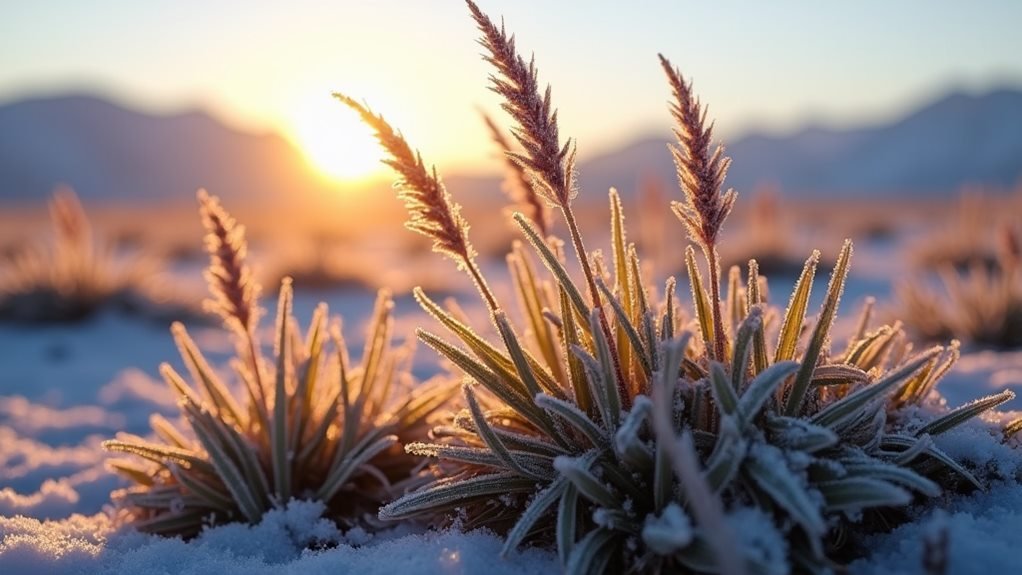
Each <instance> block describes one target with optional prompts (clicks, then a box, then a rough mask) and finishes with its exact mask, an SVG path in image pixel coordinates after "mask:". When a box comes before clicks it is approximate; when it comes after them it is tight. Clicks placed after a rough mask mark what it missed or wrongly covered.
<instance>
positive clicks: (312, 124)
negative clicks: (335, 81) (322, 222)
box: [290, 93, 383, 181]
mask: <svg viewBox="0 0 1022 575" xmlns="http://www.w3.org/2000/svg"><path fill="white" fill-rule="evenodd" d="M290 124H291V134H292V139H293V140H294V141H295V145H296V146H297V147H298V148H299V149H301V150H302V152H303V153H304V154H305V156H306V158H308V160H309V162H310V163H311V164H312V165H313V166H315V167H316V168H317V169H318V170H319V171H321V172H322V173H323V174H325V175H327V176H329V177H331V178H334V179H337V180H342V181H350V180H359V179H365V178H368V177H371V176H373V175H377V174H379V173H381V172H382V170H383V166H382V165H381V164H380V152H379V146H378V145H377V144H376V140H375V139H374V138H373V136H372V132H371V131H370V130H369V128H368V127H366V126H365V125H364V124H363V123H362V122H360V121H359V119H358V117H357V116H355V115H354V114H352V113H351V112H350V110H348V109H346V108H345V107H344V106H342V105H341V104H340V103H338V102H337V101H336V100H334V99H333V98H331V97H330V95H329V94H328V93H323V94H316V95H314V96H313V97H309V98H306V99H305V100H303V101H302V102H300V103H299V104H298V105H297V106H296V107H295V108H294V109H293V111H292V113H291V119H290Z"/></svg>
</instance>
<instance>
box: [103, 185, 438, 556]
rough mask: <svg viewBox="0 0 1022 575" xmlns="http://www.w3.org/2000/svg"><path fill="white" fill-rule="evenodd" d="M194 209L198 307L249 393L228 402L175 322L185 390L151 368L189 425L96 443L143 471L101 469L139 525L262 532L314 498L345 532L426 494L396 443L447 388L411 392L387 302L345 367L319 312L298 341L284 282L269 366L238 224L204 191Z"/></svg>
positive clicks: (339, 340) (413, 435)
mask: <svg viewBox="0 0 1022 575" xmlns="http://www.w3.org/2000/svg"><path fill="white" fill-rule="evenodd" d="M199 202H200V211H201V214H202V219H203V222H204V224H205V227H206V230H207V232H208V234H207V236H206V247H207V249H208V251H209V254H210V266H209V268H208V271H207V273H206V276H207V279H208V281H209V286H210V291H211V293H212V296H213V297H212V299H211V300H209V301H208V302H207V307H208V308H209V309H210V310H211V311H212V312H214V313H216V314H217V315H219V316H220V317H221V318H222V319H223V321H224V325H225V327H226V328H227V329H228V331H229V332H230V335H231V337H232V339H233V341H234V343H235V345H236V347H237V356H236V358H235V359H234V360H233V361H232V362H231V368H232V371H233V372H234V375H235V378H236V379H237V380H238V382H239V383H240V385H241V388H242V389H243V390H244V394H243V398H241V399H239V398H236V397H235V395H234V393H233V392H232V389H231V387H230V386H229V384H228V382H227V381H226V380H225V379H224V378H223V377H222V375H221V374H220V373H219V372H218V371H216V370H215V369H214V368H213V367H212V366H211V365H210V363H209V362H208V361H207V360H206V359H205V357H204V356H203V354H202V353H201V352H200V351H199V349H198V346H196V344H195V342H194V341H193V340H192V339H191V337H189V335H188V332H187V331H186V330H185V328H184V326H182V325H181V324H179V323H178V324H175V325H174V326H173V328H172V330H171V331H172V333H173V335H174V340H175V342H176V343H177V345H178V348H179V350H180V352H181V358H182V360H183V362H184V364H185V366H186V367H187V370H188V373H189V375H190V377H191V379H192V384H191V385H189V384H188V383H187V382H186V380H185V378H184V377H183V376H182V375H180V374H179V373H178V371H177V370H175V369H174V368H173V367H171V366H170V365H169V364H166V363H165V364H163V365H161V366H160V372H161V374H162V375H163V377H164V379H165V380H166V382H167V384H168V385H169V386H170V387H171V389H173V391H174V392H175V394H176V395H177V397H178V403H179V406H180V409H181V415H182V418H183V420H184V421H185V422H186V423H187V426H186V427H185V428H184V430H181V429H179V428H178V427H177V426H175V425H174V424H172V423H171V422H170V421H168V420H166V419H165V418H163V417H161V416H159V415H154V416H153V417H152V420H151V423H152V428H153V432H154V433H155V435H156V438H157V439H156V440H154V441H149V440H146V439H143V438H140V437H133V436H128V435H123V436H121V437H119V438H118V439H117V440H113V441H107V442H105V443H104V444H103V446H104V447H105V448H106V449H107V450H109V451H114V452H122V453H127V454H130V455H135V456H138V457H139V458H141V459H142V460H143V462H144V464H142V465H140V464H137V463H135V462H132V461H128V460H111V461H110V466H111V467H112V468H113V469H114V470H116V471H118V472H120V473H122V474H123V475H125V476H127V477H128V478H129V479H130V480H131V481H132V482H134V483H135V484H136V486H135V487H133V488H129V489H125V490H122V491H120V492H118V493H117V494H115V499H116V500H118V502H119V503H120V504H121V505H122V507H123V508H125V509H126V510H127V512H128V514H129V516H130V519H131V520H132V523H133V524H134V526H135V527H137V528H138V529H140V530H142V531H147V532H152V533H159V534H165V535H184V536H192V535H195V534H196V533H198V532H199V531H200V530H201V529H202V528H203V526H205V525H213V524H219V523H223V522H230V521H247V522H250V523H255V522H258V520H259V519H260V518H261V517H262V516H263V515H264V514H265V513H266V512H267V511H269V510H271V509H274V508H279V507H283V506H284V505H285V504H287V503H288V501H289V500H291V499H311V500H317V501H320V502H322V503H323V504H324V505H325V506H326V509H327V512H328V515H329V516H330V517H331V518H333V519H335V520H338V521H340V522H344V523H353V522H355V521H359V520H361V519H363V516H364V515H366V514H375V513H376V510H377V509H378V507H379V505H380V504H382V503H383V502H385V501H388V500H389V499H391V498H392V497H393V495H394V494H396V493H400V492H402V491H403V490H406V489H408V488H409V487H412V486H415V485H418V484H421V479H420V478H419V477H418V476H419V474H418V467H420V460H419V458H418V457H417V456H414V455H411V454H407V453H405V451H404V449H403V448H402V444H403V443H405V442H408V441H411V440H412V439H418V438H421V437H423V436H424V435H425V434H426V433H427V432H428V430H429V428H430V427H431V426H432V425H433V424H434V422H432V421H431V416H432V415H433V414H434V413H435V412H436V410H437V409H438V408H439V407H440V406H441V405H443V404H444V402H445V401H446V400H447V398H448V397H449V395H450V393H449V390H450V389H451V386H450V385H448V384H447V383H446V382H445V381H444V379H442V378H438V379H437V380H435V381H433V382H431V383H424V384H420V385H416V384H415V382H414V381H413V379H412V376H411V375H410V373H409V372H408V362H409V360H410V349H408V348H407V347H406V348H395V347H394V346H392V344H391V331H392V324H393V321H392V318H391V309H392V307H393V303H392V302H391V299H390V297H389V295H388V294H387V293H386V292H381V293H380V295H379V297H378V299H377V301H376V306H375V309H374V311H373V315H372V319H371V322H370V326H369V328H368V332H367V336H366V344H365V348H364V351H363V352H362V358H361V360H360V361H359V362H358V363H357V364H353V363H352V362H351V361H350V360H349V358H348V351H347V346H346V345H345V342H344V340H343V337H342V335H341V330H340V327H339V325H338V324H337V323H333V324H331V323H330V320H329V318H328V314H327V307H326V305H325V304H320V306H319V307H318V308H317V309H316V312H315V313H314V314H313V318H312V321H311V324H310V326H309V328H308V331H307V332H306V334H305V335H304V336H303V334H302V333H301V331H300V330H299V326H298V322H297V321H296V320H295V318H294V317H293V315H292V314H291V306H292V289H291V281H290V280H287V279H286V280H285V281H284V282H283V283H282V285H281V289H280V297H279V300H278V304H277V320H276V330H275V335H274V348H273V356H272V358H264V356H263V353H262V351H261V348H260V345H259V342H258V340H257V337H256V334H257V329H258V326H259V318H260V315H261V314H262V310H260V309H259V307H258V303H257V298H258V295H259V286H258V285H256V284H255V283H254V281H253V280H252V275H251V272H250V271H249V268H248V266H247V265H246V263H245V250H246V243H245V238H244V228H243V227H242V226H240V225H238V224H236V222H235V221H234V219H233V218H232V217H231V216H230V215H229V214H227V212H225V211H224V209H223V208H222V207H221V206H220V203H219V201H218V200H217V199H216V198H215V197H212V196H209V195H207V194H206V193H205V192H202V191H200V193H199ZM267 359H271V360H272V364H270V363H268V362H267V361H266V360H267Z"/></svg>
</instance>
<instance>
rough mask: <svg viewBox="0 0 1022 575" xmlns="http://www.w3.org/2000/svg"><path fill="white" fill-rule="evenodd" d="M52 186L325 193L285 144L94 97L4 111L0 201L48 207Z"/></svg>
mask: <svg viewBox="0 0 1022 575" xmlns="http://www.w3.org/2000/svg"><path fill="white" fill-rule="evenodd" d="M58 183H66V184H69V185H71V186H72V187H73V188H74V189H75V191H77V192H78V194H79V195H80V196H81V197H82V198H83V199H84V200H86V201H108V200H112V201H117V202H124V201H128V202H148V201H153V200H173V199H176V198H188V199H190V198H191V197H192V194H193V193H194V192H195V190H196V189H197V188H199V187H206V188H209V189H210V190H213V191H215V193H217V194H219V195H221V196H224V197H245V198H248V199H250V200H252V201H262V200H267V199H270V198H273V197H278V198H279V197H281V193H287V192H293V193H302V192H314V191H316V190H319V189H321V188H323V187H324V186H326V185H327V183H326V182H325V181H323V180H321V179H320V178H319V177H318V175H317V174H316V173H315V172H314V171H313V170H312V169H311V168H310V167H309V166H308V165H307V164H306V161H305V159H304V158H303V157H302V156H301V154H300V153H299V152H298V151H297V150H295V148H294V147H292V146H291V145H290V144H289V143H288V142H287V141H285V140H284V139H283V138H282V137H280V136H278V135H276V134H248V133H244V132H239V131H236V130H233V129H231V128H229V127H227V126H225V125H224V124H222V123H220V122H219V121H217V120H216V119H214V118H212V117H211V116H209V115H207V114H205V113H203V112H197V111H193V112H186V113H180V114H172V115H150V114H145V113H141V112H137V111H134V110H129V109H127V108H124V107H121V106H119V105H117V104H113V103H111V102H109V101H106V100H103V99H100V98H96V97H92V96H63V97H52V98H39V99H32V100H25V101H21V102H16V103H12V104H8V105H5V106H0V201H9V200H32V199H41V198H45V197H46V196H47V195H48V194H49V193H50V192H51V190H52V189H53V187H54V186H55V185H56V184H58Z"/></svg>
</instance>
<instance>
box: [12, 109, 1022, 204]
mask: <svg viewBox="0 0 1022 575" xmlns="http://www.w3.org/2000/svg"><path fill="white" fill-rule="evenodd" d="M665 117H666V116H665ZM668 139H669V138H668V137H667V136H658V137H651V138H646V139H642V140H639V141H636V142H634V143H631V144H629V145H627V146H625V147H623V148H620V149H618V150H614V151H612V152H610V153H607V154H604V155H602V156H598V157H588V158H584V160H583V161H582V162H581V164H580V181H581V185H582V187H583V189H586V190H606V189H607V188H608V187H610V186H618V187H619V188H621V189H622V192H624V193H628V192H629V191H630V190H633V189H634V188H635V186H636V183H637V182H638V181H639V180H640V179H641V178H644V177H654V178H660V179H663V180H666V181H673V178H674V176H673V174H674V168H673V165H672V162H671V158H670V154H669V153H668V152H667V149H666V146H665V143H666V142H667V141H668ZM584 151H585V150H584V149H583V153H584ZM728 154H729V155H731V156H732V157H733V158H734V160H735V163H734V165H733V166H732V169H731V171H730V174H729V177H728V185H730V186H734V187H736V188H738V189H740V190H750V189H752V188H753V187H754V186H756V185H757V184H759V183H772V184H776V185H778V186H780V188H781V189H782V190H783V191H784V192H785V193H791V194H811V193H826V194H828V195H831V194H839V195H846V196H847V195H852V194H866V195H880V194H886V193H900V194H916V195H918V194H924V193H954V192H955V190H957V189H958V188H959V187H960V186H961V185H963V184H968V183H982V184H991V185H998V186H1009V185H1013V184H1015V183H1016V182H1018V181H1019V180H1020V179H1022V91H1020V90H1011V89H1001V90H995V91H991V92H987V93H985V94H981V95H969V94H963V93H953V94H950V95H947V96H945V97H942V98H940V99H938V100H936V101H934V102H932V103H930V104H928V105H926V106H924V107H922V108H920V109H918V110H917V111H915V112H913V113H911V114H909V115H907V116H905V117H903V118H901V119H898V120H896V121H894V122H891V123H889V124H885V125H878V126H871V127H862V128H856V129H831V128H823V127H809V128H806V129H803V130H800V131H797V132H794V133H790V134H785V135H768V134H750V135H747V136H745V137H742V138H738V139H737V140H735V141H732V142H729V145H728ZM448 176H449V177H448V179H447V181H448V183H449V185H450V188H451V189H452V191H454V192H455V193H458V194H473V195H474V194H492V193H494V190H496V189H497V188H498V183H497V179H496V178H486V177H482V178H480V177H459V176H458V175H457V174H449V175H448ZM58 183H67V184H69V185H71V186H72V187H74V188H75V190H76V191H77V192H78V193H79V195H80V196H81V197H82V198H83V199H85V200H86V201H103V200H112V201H117V202H123V201H139V202H147V201H153V200H173V199H176V198H190V197H191V194H192V193H193V192H194V190H195V189H196V188H198V187H206V188H209V189H210V190H213V191H214V192H215V193H217V194H219V195H221V196H224V197H225V198H245V199H247V200H248V201H253V202H258V201H265V200H272V199H278V200H279V199H281V198H283V197H284V195H285V194H288V195H294V194H298V195H303V194H308V196H307V197H314V196H316V195H318V194H322V193H324V191H325V190H326V189H328V188H333V187H336V185H331V184H330V183H328V182H327V181H325V180H324V179H322V178H321V177H320V176H319V175H318V173H317V172H315V171H314V170H313V169H312V168H311V167H309V165H308V164H307V162H306V160H305V159H304V157H303V156H302V155H301V153H300V152H299V151H298V150H296V149H295V148H294V147H293V146H291V145H290V144H289V143H288V142H287V141H286V140H284V139H283V138H282V137H280V136H278V135H275V134H248V133H243V132H240V131H237V130H234V129H231V128H229V127H227V126H225V125H224V124H222V123H220V122H218V121H217V120H216V119H214V118H212V117H210V116H209V115H207V114H205V113H202V112H188V113H182V114H173V115H160V116H158V115H151V114H145V113H141V112H138V111H133V110H129V109H127V108H124V107H121V106H119V105H117V104H114V103H111V102H109V101H106V100H103V99H100V98H96V97H91V96H66V97H52V98H38V99H31V100H25V101H21V102H16V103H12V104H8V105H4V106H0V202H3V201H15V200H34V199H42V198H44V197H46V196H47V195H48V194H49V193H50V191H51V190H52V189H53V187H54V186H55V185H56V184H58ZM477 197H478V196H477ZM593 197H597V196H595V195H593ZM598 197H601V198H602V195H600V196H598Z"/></svg>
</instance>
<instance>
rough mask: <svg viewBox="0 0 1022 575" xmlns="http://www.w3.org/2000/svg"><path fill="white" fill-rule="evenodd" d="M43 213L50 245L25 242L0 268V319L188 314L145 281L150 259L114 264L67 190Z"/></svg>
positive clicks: (38, 320) (107, 247)
mask: <svg viewBox="0 0 1022 575" xmlns="http://www.w3.org/2000/svg"><path fill="white" fill-rule="evenodd" d="M49 209H50V221H51V222H52V225H53V234H52V238H51V241H50V242H49V243H45V244H32V243H27V244H25V245H23V246H21V247H20V248H18V249H17V250H16V251H15V252H14V253H12V254H10V257H9V258H8V261H6V262H2V265H0V321H15V322H28V323H45V322H73V321H79V320H82V319H85V318H87V317H90V316H91V315H92V314H94V313H96V312H98V311H99V310H101V309H104V308H114V309H120V310H124V311H128V312H132V313H138V314H141V315H145V316H150V317H154V318H159V319H162V318H165V317H168V316H171V315H173V314H175V313H176V314H178V315H181V314H189V312H190V311H191V310H190V309H189V306H188V305H187V303H186V302H183V301H179V300H180V298H174V297H172V296H171V294H169V293H167V290H161V289H159V288H158V287H157V286H156V285H155V284H154V283H153V282H151V281H150V280H151V279H152V277H153V275H154V274H155V273H156V272H157V270H158V265H157V264H156V262H155V261H152V260H151V259H147V258H141V257H135V258H126V259H121V260H118V258H116V257H115V256H114V253H113V248H112V247H111V246H110V245H108V244H107V243H106V242H104V241H103V240H102V239H101V238H96V237H95V234H94V233H93V230H92V225H91V224H90V222H89V219H88V217H87V216H86V214H85V210H84V209H83V208H82V204H81V202H79V200H78V197H77V196H76V195H75V193H74V191H73V190H71V189H70V188H61V189H58V190H57V191H56V192H54V194H53V197H52V198H51V200H50V202H49Z"/></svg>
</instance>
